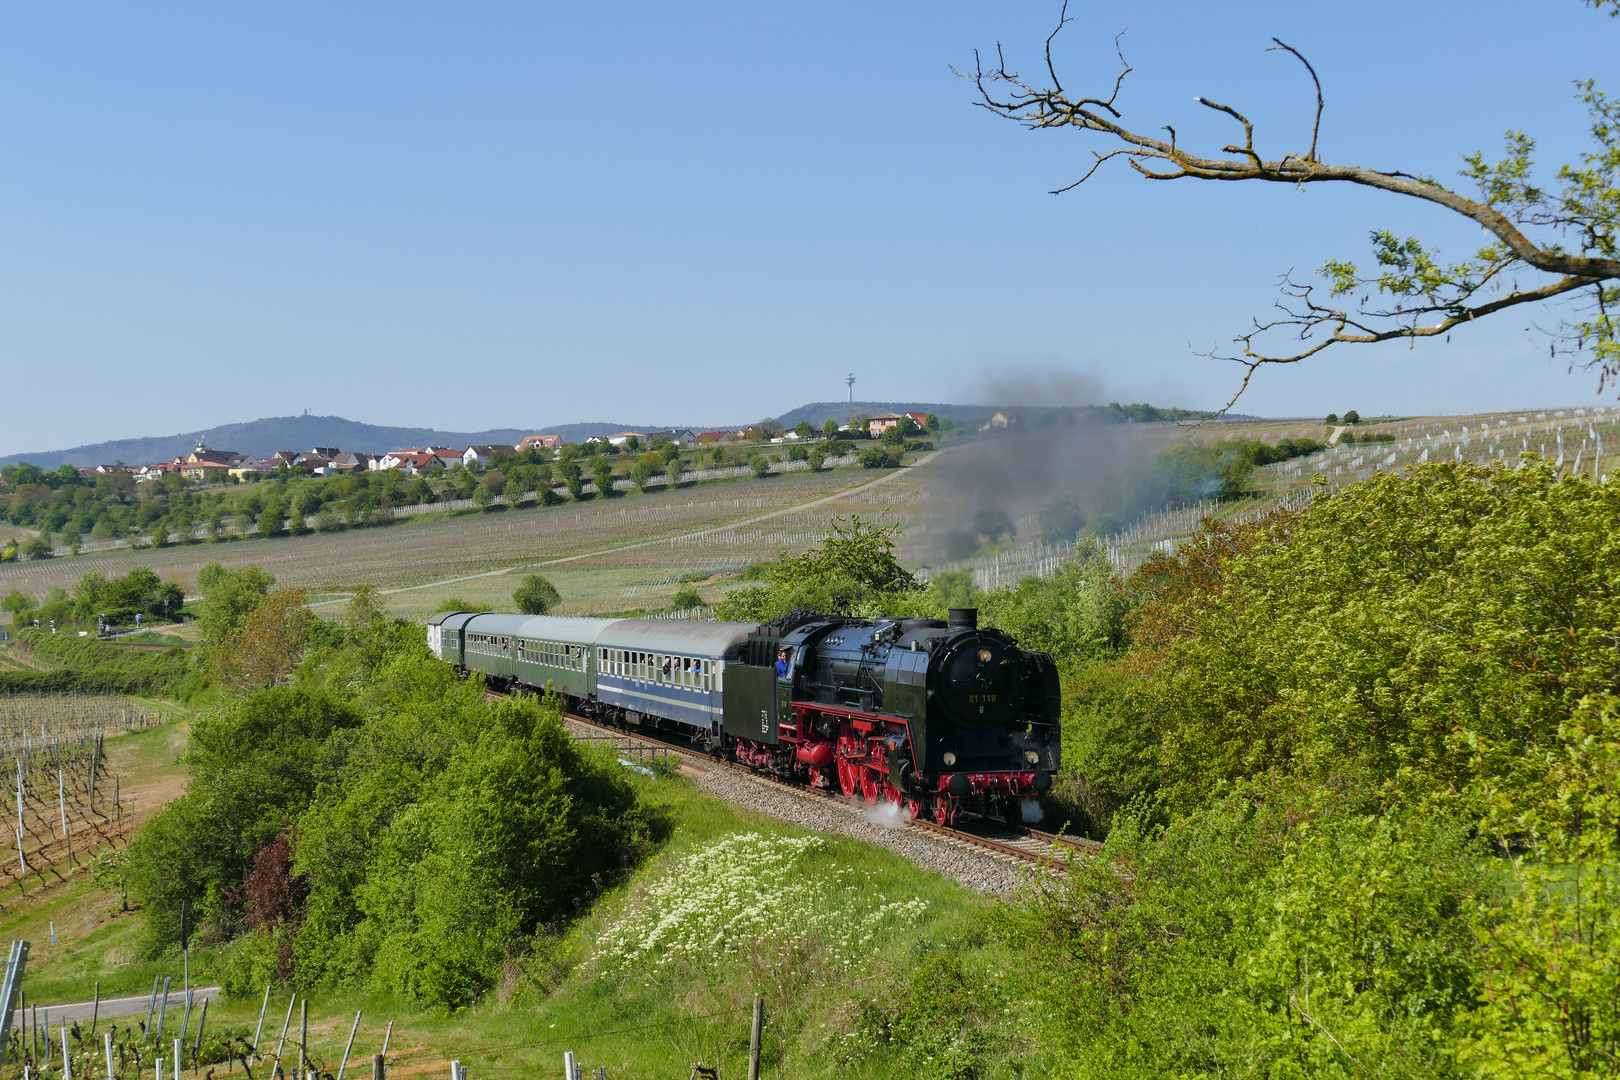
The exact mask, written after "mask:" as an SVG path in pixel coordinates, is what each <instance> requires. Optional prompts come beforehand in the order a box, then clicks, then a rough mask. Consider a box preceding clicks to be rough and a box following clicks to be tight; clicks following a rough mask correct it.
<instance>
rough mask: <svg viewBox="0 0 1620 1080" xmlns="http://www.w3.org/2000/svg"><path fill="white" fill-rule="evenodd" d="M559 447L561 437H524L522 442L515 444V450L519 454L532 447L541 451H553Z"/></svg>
mask: <svg viewBox="0 0 1620 1080" xmlns="http://www.w3.org/2000/svg"><path fill="white" fill-rule="evenodd" d="M561 445H562V436H561V435H525V436H524V437H523V441H522V442H520V443H518V444H517V449H518V450H519V452H521V451H524V450H527V449H528V448H529V447H531V446H534V447H538V448H539V449H541V450H555V449H557V447H559V446H561Z"/></svg>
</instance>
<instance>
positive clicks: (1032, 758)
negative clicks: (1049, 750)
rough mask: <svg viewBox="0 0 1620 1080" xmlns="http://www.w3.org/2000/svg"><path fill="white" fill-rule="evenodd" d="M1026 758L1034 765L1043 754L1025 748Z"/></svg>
mask: <svg viewBox="0 0 1620 1080" xmlns="http://www.w3.org/2000/svg"><path fill="white" fill-rule="evenodd" d="M1024 760H1025V761H1027V762H1029V763H1030V764H1031V765H1034V764H1036V763H1037V762H1039V761H1040V760H1041V755H1040V754H1038V753H1036V752H1035V751H1033V750H1025V751H1024Z"/></svg>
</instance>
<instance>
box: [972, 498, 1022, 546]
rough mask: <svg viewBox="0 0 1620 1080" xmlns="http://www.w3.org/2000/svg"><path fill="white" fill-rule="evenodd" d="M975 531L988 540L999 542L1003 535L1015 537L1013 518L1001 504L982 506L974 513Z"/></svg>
mask: <svg viewBox="0 0 1620 1080" xmlns="http://www.w3.org/2000/svg"><path fill="white" fill-rule="evenodd" d="M973 531H974V532H976V533H978V534H979V535H980V536H982V537H984V538H985V540H987V541H988V542H990V543H992V544H995V543H999V542H1000V540H1001V538H1002V537H1004V536H1005V537H1009V538H1010V537H1013V536H1016V535H1017V530H1016V529H1014V528H1013V519H1012V517H1011V516H1010V515H1009V514H1008V513H1007V511H1005V510H1003V509H1002V508H1001V507H999V506H981V507H979V509H978V510H977V511H976V512H975V513H974V515H973Z"/></svg>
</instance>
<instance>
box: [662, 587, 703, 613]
mask: <svg viewBox="0 0 1620 1080" xmlns="http://www.w3.org/2000/svg"><path fill="white" fill-rule="evenodd" d="M702 606H703V597H702V595H701V594H699V592H698V591H697V590H696V589H694V588H692V587H691V586H687V587H685V588H682V589H680V590H678V591H677V592H676V593H675V595H674V596H672V597H670V598H669V607H670V610H671V611H691V610H692V609H693V608H700V607H702Z"/></svg>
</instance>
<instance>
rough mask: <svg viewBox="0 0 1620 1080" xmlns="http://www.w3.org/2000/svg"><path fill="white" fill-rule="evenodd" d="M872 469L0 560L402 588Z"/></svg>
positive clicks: (713, 522)
mask: <svg viewBox="0 0 1620 1080" xmlns="http://www.w3.org/2000/svg"><path fill="white" fill-rule="evenodd" d="M872 478H873V474H872V473H871V472H868V471H866V470H864V469H863V470H859V471H856V472H850V471H846V470H839V471H826V472H819V473H814V472H808V471H799V472H791V473H785V474H780V475H778V474H772V475H771V476H769V477H767V478H765V479H761V480H753V479H747V480H737V481H732V482H724V483H717V484H709V485H703V486H699V487H693V488H682V489H680V490H677V491H662V490H655V491H653V492H650V493H648V494H646V495H625V496H620V497H615V498H613V499H605V500H602V501H600V502H598V501H596V500H590V501H586V502H580V503H565V504H563V505H561V506H555V507H547V508H535V509H518V510H513V509H508V508H504V507H502V508H499V509H496V510H493V511H490V512H487V513H484V514H479V515H468V516H458V517H454V518H448V519H440V520H431V521H419V520H410V519H403V520H400V521H398V522H396V523H395V524H393V525H391V526H389V527H387V528H380V529H360V530H355V531H351V532H341V533H330V534H324V535H316V536H304V537H297V538H284V539H277V540H269V541H265V540H238V541H228V542H223V543H207V544H203V543H199V544H191V545H178V546H175V547H169V548H163V549H157V550H152V549H147V550H141V551H131V550H129V549H127V548H124V549H116V550H112V551H105V552H96V553H87V554H82V555H79V556H76V557H73V558H56V559H34V560H29V561H26V562H20V563H9V564H6V565H3V566H0V592H7V591H9V590H11V589H21V590H22V591H24V592H27V593H30V594H33V595H36V596H39V597H43V596H44V595H45V594H46V592H47V591H48V590H49V589H51V588H52V587H61V588H63V589H71V588H72V587H73V585H74V583H75V582H77V581H78V579H79V578H80V577H81V576H82V575H84V574H87V573H90V572H92V571H94V572H96V573H100V574H103V575H105V576H107V577H109V578H110V577H115V576H118V575H121V574H124V573H126V572H127V571H128V570H130V569H131V568H132V567H135V566H147V567H150V568H151V569H152V570H153V571H155V572H156V573H157V574H158V575H159V576H160V577H164V578H169V579H175V580H179V581H180V582H182V583H183V584H185V585H186V586H187V588H188V589H190V588H191V587H192V585H193V583H194V581H195V575H196V572H197V568H198V567H199V566H201V565H202V564H203V563H205V562H209V561H217V562H219V563H221V564H223V565H224V566H226V567H227V568H234V567H238V566H245V565H248V564H250V563H251V564H257V565H259V566H263V567H264V568H265V569H267V570H269V571H270V572H271V573H273V574H274V575H275V576H276V580H277V581H278V583H280V584H281V585H285V586H295V587H301V588H307V589H311V590H342V589H344V588H346V587H351V586H354V585H358V584H362V583H365V584H375V585H379V586H382V587H385V588H402V587H408V586H414V585H421V584H424V583H427V582H431V581H435V580H438V579H440V578H444V577H449V576H453V575H455V574H458V573H459V574H466V573H476V572H479V571H482V570H490V569H496V568H500V567H506V566H515V565H524V564H529V563H535V562H543V561H545V560H548V559H557V558H566V557H569V556H573V555H578V554H584V553H588V552H591V551H593V550H597V549H600V548H603V547H607V546H615V545H623V544H633V543H637V542H640V541H644V540H652V539H657V538H659V537H664V536H677V535H681V534H686V533H691V532H695V531H699V530H703V529H708V528H714V527H717V526H723V525H725V524H726V523H727V522H731V521H737V520H743V519H748V518H752V517H757V516H759V515H761V514H765V513H769V512H771V511H773V510H778V509H781V508H783V507H788V506H792V505H794V504H797V503H802V502H809V501H811V500H814V499H818V498H822V497H824V496H827V495H832V494H836V493H837V492H838V491H840V490H842V489H845V488H849V487H855V486H858V485H860V484H863V483H866V482H869V481H870V480H871V479H872Z"/></svg>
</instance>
